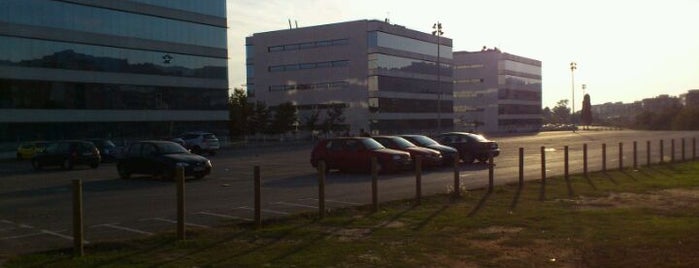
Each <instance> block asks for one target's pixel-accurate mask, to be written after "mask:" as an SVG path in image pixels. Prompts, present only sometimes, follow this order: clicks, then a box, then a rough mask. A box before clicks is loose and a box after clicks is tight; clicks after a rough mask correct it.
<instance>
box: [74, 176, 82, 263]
mask: <svg viewBox="0 0 699 268" xmlns="http://www.w3.org/2000/svg"><path fill="white" fill-rule="evenodd" d="M84 230H85V227H84V224H83V183H82V181H81V180H73V255H74V256H75V257H82V256H85V247H84V245H85V241H84V237H85V235H84Z"/></svg>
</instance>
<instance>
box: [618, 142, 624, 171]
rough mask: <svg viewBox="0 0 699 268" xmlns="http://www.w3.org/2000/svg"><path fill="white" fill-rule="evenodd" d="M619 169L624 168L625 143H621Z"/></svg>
mask: <svg viewBox="0 0 699 268" xmlns="http://www.w3.org/2000/svg"><path fill="white" fill-rule="evenodd" d="M619 170H624V143H623V142H620V143H619Z"/></svg>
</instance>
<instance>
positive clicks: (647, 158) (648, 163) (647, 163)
mask: <svg viewBox="0 0 699 268" xmlns="http://www.w3.org/2000/svg"><path fill="white" fill-rule="evenodd" d="M646 166H650V141H646Z"/></svg>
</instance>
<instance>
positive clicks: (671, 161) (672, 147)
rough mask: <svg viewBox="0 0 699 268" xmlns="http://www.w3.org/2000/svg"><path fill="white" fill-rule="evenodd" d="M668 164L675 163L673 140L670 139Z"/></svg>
mask: <svg viewBox="0 0 699 268" xmlns="http://www.w3.org/2000/svg"><path fill="white" fill-rule="evenodd" d="M670 163H675V139H670Z"/></svg>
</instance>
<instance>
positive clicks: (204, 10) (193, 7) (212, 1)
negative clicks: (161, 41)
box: [131, 0, 226, 18]
mask: <svg viewBox="0 0 699 268" xmlns="http://www.w3.org/2000/svg"><path fill="white" fill-rule="evenodd" d="M131 1H133V2H139V3H144V4H149V5H154V6H161V7H167V8H173V9H180V10H185V11H194V12H196V13H201V14H207V15H211V16H216V17H222V18H225V17H226V9H223V8H220V7H222V6H225V5H226V0H204V1H205V2H206V4H205V5H202V4H201V3H200V2H203V1H173V0H131Z"/></svg>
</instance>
